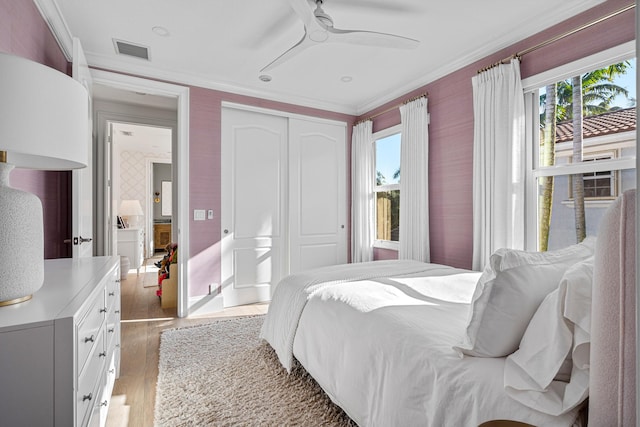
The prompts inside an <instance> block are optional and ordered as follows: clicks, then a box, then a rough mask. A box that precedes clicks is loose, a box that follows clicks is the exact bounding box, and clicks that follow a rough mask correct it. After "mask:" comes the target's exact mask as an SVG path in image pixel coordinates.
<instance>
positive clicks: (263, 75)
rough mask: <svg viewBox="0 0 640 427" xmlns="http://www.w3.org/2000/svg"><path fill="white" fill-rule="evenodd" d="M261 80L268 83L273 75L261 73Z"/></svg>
mask: <svg viewBox="0 0 640 427" xmlns="http://www.w3.org/2000/svg"><path fill="white" fill-rule="evenodd" d="M258 78H259V79H260V80H262V81H263V82H265V83H268V82H270V81H271V76H270V75H268V74H261V75H260V77H258Z"/></svg>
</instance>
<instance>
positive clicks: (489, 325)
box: [454, 237, 595, 357]
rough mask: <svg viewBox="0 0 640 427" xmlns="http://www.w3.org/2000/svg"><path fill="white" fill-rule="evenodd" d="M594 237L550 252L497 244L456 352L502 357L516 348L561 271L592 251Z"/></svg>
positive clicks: (476, 293)
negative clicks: (501, 246)
mask: <svg viewBox="0 0 640 427" xmlns="http://www.w3.org/2000/svg"><path fill="white" fill-rule="evenodd" d="M594 246H595V238H591V237H590V238H587V239H585V240H584V241H583V242H582V243H580V244H577V245H572V246H569V247H567V248H563V249H559V250H556V251H548V252H525V251H519V250H513V249H498V250H497V251H496V252H495V253H494V254H493V255H491V258H490V260H489V264H488V265H487V266H486V267H485V270H484V272H483V274H482V276H481V277H480V279H479V280H478V283H477V284H476V290H475V293H474V295H473V300H472V302H471V311H470V312H469V318H468V323H467V329H466V334H465V336H464V337H463V341H462V343H461V344H460V345H458V346H455V347H454V349H455V350H457V351H458V352H459V353H460V354H467V355H469V356H479V357H504V356H508V355H509V354H511V353H513V352H514V351H516V350H517V349H518V345H519V344H520V340H521V339H522V335H523V334H524V331H525V330H526V328H527V325H528V324H529V321H530V320H531V318H532V317H533V314H534V313H535V312H536V310H537V308H538V306H539V305H540V303H541V302H542V300H543V299H544V297H545V296H546V295H547V294H549V293H550V292H551V291H553V290H554V289H556V288H557V287H558V284H559V283H560V279H561V278H562V276H563V275H564V273H565V271H566V270H567V269H568V268H569V267H571V266H572V265H573V264H575V263H577V262H580V261H582V260H584V259H586V258H588V257H589V256H591V255H593V251H594Z"/></svg>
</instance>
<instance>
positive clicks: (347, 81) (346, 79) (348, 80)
mask: <svg viewBox="0 0 640 427" xmlns="http://www.w3.org/2000/svg"><path fill="white" fill-rule="evenodd" d="M340 80H342V81H343V82H344V83H349V82H350V81H351V80H353V77H351V76H342V77H340Z"/></svg>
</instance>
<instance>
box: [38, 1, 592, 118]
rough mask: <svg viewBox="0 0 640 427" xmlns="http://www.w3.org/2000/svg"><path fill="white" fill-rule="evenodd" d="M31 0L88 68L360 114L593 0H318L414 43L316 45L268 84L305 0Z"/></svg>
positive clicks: (343, 22) (335, 12)
mask: <svg viewBox="0 0 640 427" xmlns="http://www.w3.org/2000/svg"><path fill="white" fill-rule="evenodd" d="M36 1H37V2H38V3H43V2H45V3H46V2H52V3H53V4H54V5H57V8H58V11H59V13H60V15H61V17H62V19H61V21H62V22H63V24H64V25H62V26H63V27H64V26H65V25H66V28H65V30H66V31H67V32H68V35H69V36H72V37H78V38H79V39H80V41H81V42H82V46H83V48H84V51H85V54H86V56H87V59H88V61H89V64H90V65H92V66H94V67H100V68H106V69H111V70H115V71H125V72H128V73H133V74H136V75H141V76H147V77H154V78H158V79H163V80H168V81H172V82H176V83H183V84H192V85H197V86H201V87H209V88H213V89H218V90H225V91H229V92H235V93H240V94H246V95H252V96H258V97H262V98H267V99H274V100H279V101H284V102H291V103H295V104H299V105H305V106H311V107H316V108H322V109H327V110H332V111H338V112H344V113H348V114H354V115H359V114H362V113H365V112H367V111H370V110H371V109H373V108H375V107H377V106H379V105H382V104H383V103H385V102H388V101H390V100H392V99H395V98H397V97H399V96H401V95H403V94H405V93H407V92H409V91H411V90H413V89H416V88H419V87H421V86H423V85H425V84H426V83H429V82H431V81H433V80H435V79H437V78H439V77H441V76H444V75H446V74H448V73H450V72H452V71H454V70H456V69H459V68H461V67H462V66H464V65H467V64H469V63H471V62H474V61H476V60H478V59H481V58H483V57H485V56H487V55H488V54H490V53H492V52H495V51H497V50H499V49H501V48H504V47H507V46H509V45H511V44H513V43H514V42H516V41H518V40H521V39H523V38H525V37H527V36H530V35H532V34H535V33H537V32H539V31H541V30H542V29H544V28H547V27H549V26H551V25H553V24H556V23H558V22H561V21H562V20H564V19H566V18H568V17H570V16H573V15H575V14H577V13H579V12H581V11H584V10H586V9H588V8H589V7H592V6H594V5H595V4H598V3H601V2H602V1H603V0H564V1H558V0H536V1H517V2H514V1H513V0H484V1H478V0H449V1H446V2H445V1H424V0H325V2H324V5H323V9H324V11H325V12H326V13H327V14H329V15H331V17H332V18H333V21H334V26H335V28H339V29H348V30H368V31H376V32H383V33H392V34H398V35H402V36H405V37H410V38H414V39H417V40H420V45H419V46H418V47H417V48H416V49H413V50H404V49H392V48H381V47H370V46H360V45H346V44H340V43H324V44H317V45H314V46H312V47H310V48H309V49H307V50H305V51H303V52H302V53H301V54H299V55H297V56H295V57H293V58H292V59H290V60H289V61H287V62H285V63H284V64H281V65H280V66H278V67H276V68H274V69H273V70H270V71H269V72H268V74H269V75H270V76H271V77H272V80H271V81H270V82H268V83H265V82H263V81H261V80H260V79H259V76H260V74H261V72H260V70H261V69H262V68H263V67H265V66H266V65H267V64H269V63H270V62H271V61H272V60H273V59H275V58H276V57H278V56H279V55H281V54H282V53H283V52H285V51H286V50H287V49H289V48H290V47H292V46H293V45H294V44H295V43H297V42H298V41H299V40H300V39H301V37H302V36H303V34H304V25H303V23H302V21H301V20H300V18H299V17H298V15H296V14H295V13H294V10H293V9H292V6H291V4H290V2H291V1H295V2H297V3H300V2H302V3H305V2H306V3H308V4H307V6H308V7H309V8H310V9H313V8H314V4H313V3H312V2H311V1H309V0H229V1H214V0H190V1H186V2H185V1H183V0H136V1H131V0H110V1H86V0H83V1H81V0H36ZM49 9H51V8H49ZM53 10H55V7H54V8H53ZM47 13H50V12H46V8H45V14H47ZM49 22H55V20H54V19H49ZM157 26H160V27H163V28H165V29H166V30H168V32H169V35H167V36H161V35H158V34H157V33H156V32H154V31H153V28H154V27H157ZM58 31H59V29H58ZM114 39H118V40H123V41H126V42H131V43H134V44H139V45H143V46H147V47H148V48H149V49H150V60H149V61H146V60H142V59H139V58H133V57H129V56H125V55H118V54H117V53H116V50H115V48H114ZM343 77H345V78H346V77H350V78H351V81H350V82H344V81H342V78H343Z"/></svg>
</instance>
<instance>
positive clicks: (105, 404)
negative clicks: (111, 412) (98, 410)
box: [100, 400, 109, 406]
mask: <svg viewBox="0 0 640 427" xmlns="http://www.w3.org/2000/svg"><path fill="white" fill-rule="evenodd" d="M108 404H109V401H108V400H105V401H104V402H102V403H101V404H100V406H107V405H108Z"/></svg>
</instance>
